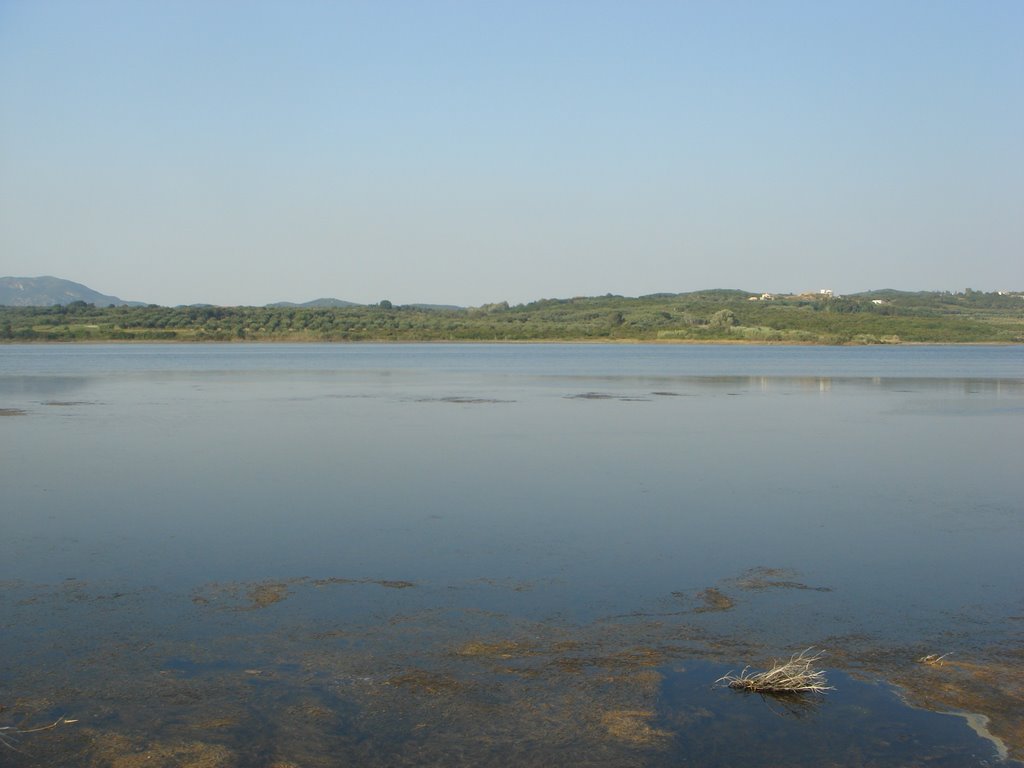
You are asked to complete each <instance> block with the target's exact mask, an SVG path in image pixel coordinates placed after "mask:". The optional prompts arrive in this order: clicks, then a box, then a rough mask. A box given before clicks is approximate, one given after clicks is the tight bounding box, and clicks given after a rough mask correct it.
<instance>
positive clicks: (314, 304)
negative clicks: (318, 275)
mask: <svg viewBox="0 0 1024 768" xmlns="http://www.w3.org/2000/svg"><path fill="white" fill-rule="evenodd" d="M265 306H267V307H273V308H279V307H284V308H286V309H329V308H332V307H358V306H361V305H359V304H357V303H356V302H354V301H342V300H341V299H313V300H312V301H304V302H302V303H301V304H296V303H295V302H293V301H276V302H274V303H273V304H266V305H265Z"/></svg>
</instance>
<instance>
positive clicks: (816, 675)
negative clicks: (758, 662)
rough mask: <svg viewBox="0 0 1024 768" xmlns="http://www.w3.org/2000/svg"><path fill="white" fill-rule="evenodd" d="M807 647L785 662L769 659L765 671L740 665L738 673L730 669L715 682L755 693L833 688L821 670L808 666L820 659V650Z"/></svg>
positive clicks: (817, 690) (821, 653)
mask: <svg viewBox="0 0 1024 768" xmlns="http://www.w3.org/2000/svg"><path fill="white" fill-rule="evenodd" d="M811 650H812V649H811V648H808V649H807V650H805V651H801V652H800V653H794V654H793V655H792V656H791V657H790V659H789V661H787V662H783V663H780V662H773V664H772V667H771V669H769V670H767V671H766V672H756V673H753V674H751V673H750V672H749V669H750V667H744V668H743V671H742V672H740V673H739V674H738V675H734V674H732V673H731V672H730V673H729V674H727V675H723V676H722V677H720V678H718V680H716V681H715V683H716V684H721V685H726V686H728V687H729V688H737V689H739V690H743V691H754V692H755V693H824V692H825V691H832V690H835V689H834V688H833V687H832V686H830V685H828V681H827V680H825V672H824V671H823V670H820V669H812V666H811V665H813V664H816V663H817V662H818V661H820V660H821V657H822V656H824V655H825V653H824V651H818V652H817V653H811Z"/></svg>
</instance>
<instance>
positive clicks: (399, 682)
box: [384, 669, 468, 696]
mask: <svg viewBox="0 0 1024 768" xmlns="http://www.w3.org/2000/svg"><path fill="white" fill-rule="evenodd" d="M384 684H385V685H391V686H396V687H399V688H406V689H410V690H412V691H414V692H416V693H425V694H427V695H428V696H442V695H453V694H457V693H462V692H463V691H465V690H466V688H467V687H468V686H467V685H466V683H464V682H462V681H461V680H459V679H458V678H456V677H455V676H454V675H451V674H448V673H446V672H431V671H428V670H425V669H413V670H410V671H408V672H403V673H402V674H399V675H392V676H391V677H389V678H388V679H387V680H385V681H384Z"/></svg>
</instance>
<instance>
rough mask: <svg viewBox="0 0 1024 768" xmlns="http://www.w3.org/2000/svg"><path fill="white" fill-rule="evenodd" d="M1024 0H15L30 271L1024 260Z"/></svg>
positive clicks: (4, 242)
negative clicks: (401, 0) (476, 0)
mask: <svg viewBox="0 0 1024 768" xmlns="http://www.w3.org/2000/svg"><path fill="white" fill-rule="evenodd" d="M1022 41H1024V2H1020V1H1019V0H1004V1H999V0H964V1H963V2H950V1H948V0H928V1H927V2H923V1H922V2H917V1H915V0H899V1H898V2H892V0H884V1H882V2H877V1H875V0H854V1H851V2H844V1H843V0H830V1H829V2H818V0H803V1H801V2H787V1H779V2H772V1H770V0H758V1H757V2H745V1H741V0H720V1H718V0H716V1H715V2H712V1H711V0H707V1H706V2H699V1H698V0H675V1H673V2H660V1H659V0H641V1H640V2H626V1H625V0H619V1H617V2H606V1H605V0H579V1H578V2H573V1H569V0H544V1H543V2H534V1H533V0H515V2H512V1H511V0H509V1H506V2H498V1H497V0H494V1H493V2H491V1H488V2H468V1H467V0H459V1H457V2H449V1H447V0H417V1H416V2H399V1H397V0H396V1H392V0H368V1H366V2H363V1H356V0H351V1H344V2H327V1H326V0H288V1H287V2H286V1H285V0H280V2H260V1H259V0H245V1H244V2H243V1H242V0H219V1H218V2H208V0H173V1H171V0H148V1H147V2H137V1H136V0H88V2H86V1H85V0H0V276H4V275H10V276H19V277H32V276H38V275H54V276H57V277H63V278H66V279H70V280H74V281H76V282H81V283H85V284H86V285H88V286H89V287H91V288H93V289H95V290H99V291H101V292H103V293H108V294H113V295H117V296H119V297H121V298H123V299H127V300H137V301H146V302H152V303H157V304H165V305H175V304H188V303H199V302H206V303H213V304H224V305H233V304H254V305H260V304H264V303H268V302H272V301H299V302H301V301H307V300H310V299H314V298H318V297H336V298H340V299H347V300H349V301H357V302H361V303H372V302H377V301H380V300H382V299H388V300H390V301H392V302H394V303H396V304H404V303H414V302H425V303H437V304H458V305H463V306H477V305H480V304H484V303H489V302H498V301H509V302H510V303H513V304H514V303H521V302H529V301H533V300H536V299H540V298H567V297H571V296H586V295H600V294H605V293H615V294H622V295H627V296H638V295H644V294H647V293H656V292H683V291H691V290H699V289H705V288H742V289H745V290H750V291H758V292H761V291H770V292H799V291H805V290H819V289H823V288H829V289H832V290H834V291H835V292H836V293H839V294H843V293H853V292H858V291H864V290H870V289H879V288H899V289H904V290H952V291H956V290H964V289H965V288H968V287H970V288H973V289H975V290H986V291H991V290H1022V289H1024V42H1022Z"/></svg>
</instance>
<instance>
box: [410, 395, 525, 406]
mask: <svg viewBox="0 0 1024 768" xmlns="http://www.w3.org/2000/svg"><path fill="white" fill-rule="evenodd" d="M416 402H418V403H455V404H456V405H491V404H496V403H514V402H515V400H499V399H497V398H494V397H462V396H459V395H451V396H448V397H424V398H421V399H419V400H417V401H416Z"/></svg>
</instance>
